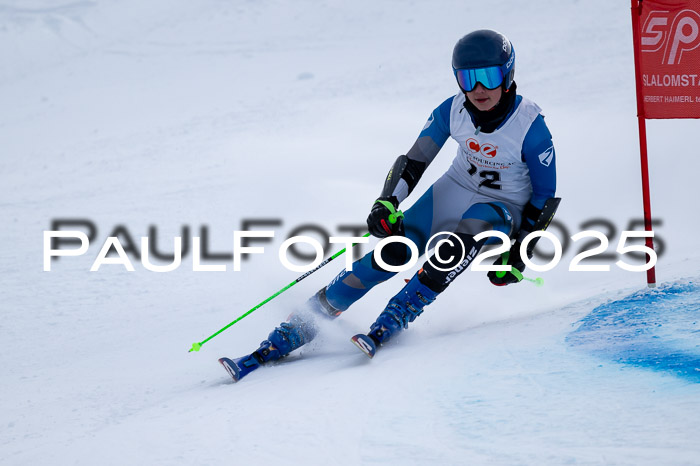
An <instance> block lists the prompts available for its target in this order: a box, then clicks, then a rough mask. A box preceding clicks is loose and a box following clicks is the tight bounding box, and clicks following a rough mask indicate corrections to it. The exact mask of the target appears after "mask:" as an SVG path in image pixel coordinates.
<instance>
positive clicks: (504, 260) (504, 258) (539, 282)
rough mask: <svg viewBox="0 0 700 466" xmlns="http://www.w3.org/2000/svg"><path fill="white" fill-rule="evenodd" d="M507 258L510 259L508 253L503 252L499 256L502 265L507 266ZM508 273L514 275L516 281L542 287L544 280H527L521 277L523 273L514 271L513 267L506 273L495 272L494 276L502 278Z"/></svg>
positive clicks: (540, 278)
mask: <svg viewBox="0 0 700 466" xmlns="http://www.w3.org/2000/svg"><path fill="white" fill-rule="evenodd" d="M508 257H510V251H506V252H504V253H503V255H502V256H501V260H502V262H501V263H502V265H507V264H508ZM509 272H510V273H512V274H513V275H515V278H517V279H518V281H521V280H525V281H527V282H531V283H534V284H535V286H542V285H544V279H543V278H542V277H537V278H528V277H526V276H525V275H523V273H522V272H521V271H520V270H518V269H516V268H515V267H511V268H510V270H508V271H507V272H503V271H499V272H496V276H497V277H498V278H503V277H505V275H506V274H507V273H509Z"/></svg>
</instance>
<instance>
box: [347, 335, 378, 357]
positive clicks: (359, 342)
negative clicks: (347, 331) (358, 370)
mask: <svg viewBox="0 0 700 466" xmlns="http://www.w3.org/2000/svg"><path fill="white" fill-rule="evenodd" d="M351 340H352V342H353V343H354V344H355V346H357V347H358V348H360V351H362V352H363V353H365V355H367V357H368V358H370V359H372V358H373V357H374V354H375V353H376V352H377V345H376V344H375V343H374V340H372V339H371V338H370V337H368V336H367V335H365V334H363V333H358V334H357V335H355V336H354V337H352V338H351Z"/></svg>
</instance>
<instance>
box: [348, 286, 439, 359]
mask: <svg viewBox="0 0 700 466" xmlns="http://www.w3.org/2000/svg"><path fill="white" fill-rule="evenodd" d="M419 273H420V272H419ZM419 273H416V274H415V275H414V276H413V278H411V280H409V282H408V283H406V285H405V286H404V287H403V289H402V290H401V291H399V293H398V294H397V295H396V296H394V297H393V298H391V300H389V303H388V304H387V305H386V309H384V310H383V311H382V313H381V314H379V317H378V318H377V320H376V321H375V322H374V323H373V324H372V326H371V327H370V330H369V333H368V334H367V335H364V334H362V333H360V334H358V335H355V336H354V337H352V342H353V343H354V344H355V345H356V346H357V347H358V348H360V350H361V351H362V352H363V353H365V354H366V355H367V356H368V357H369V358H372V357H374V354H375V353H376V352H377V348H378V347H379V346H381V345H383V344H384V343H386V342H387V341H389V339H390V338H391V336H392V335H394V334H396V333H398V332H400V331H401V330H402V329H404V328H408V324H409V323H410V322H413V321H414V320H416V317H418V316H419V315H421V314H422V313H423V308H424V307H425V306H427V305H428V304H430V303H432V302H433V301H435V298H437V295H438V294H440V293H438V292H436V291H433V290H431V289H430V288H428V287H427V286H426V285H424V284H423V283H422V282H421V281H420V279H419Z"/></svg>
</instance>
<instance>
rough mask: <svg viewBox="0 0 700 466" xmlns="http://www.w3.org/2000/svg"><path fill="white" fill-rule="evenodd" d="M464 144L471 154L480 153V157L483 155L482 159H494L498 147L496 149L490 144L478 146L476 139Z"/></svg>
mask: <svg viewBox="0 0 700 466" xmlns="http://www.w3.org/2000/svg"><path fill="white" fill-rule="evenodd" d="M466 144H467V149H468V150H469V152H471V153H472V154H476V153H477V152H480V153H481V155H483V156H484V157H487V158H489V159H492V158H494V157H495V156H496V151H497V150H498V147H496V146H494V145H493V144H490V143H487V144H484V145H483V146H482V145H480V144H479V141H477V140H476V139H473V138H469V139H467V141H466Z"/></svg>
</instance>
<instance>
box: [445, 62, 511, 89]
mask: <svg viewBox="0 0 700 466" xmlns="http://www.w3.org/2000/svg"><path fill="white" fill-rule="evenodd" d="M455 76H457V82H458V83H459V85H460V86H461V87H462V89H464V90H465V91H467V92H469V91H472V90H473V89H474V88H475V87H476V83H481V84H483V85H484V87H485V88H486V89H496V88H497V87H498V86H500V85H501V83H503V71H501V67H500V66H490V67H488V68H477V69H474V70H455Z"/></svg>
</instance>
